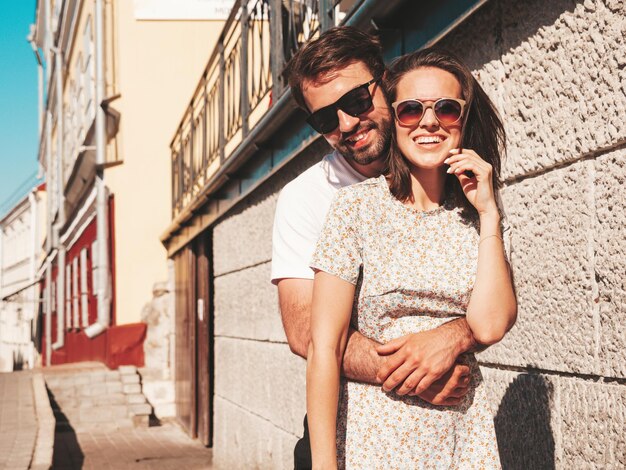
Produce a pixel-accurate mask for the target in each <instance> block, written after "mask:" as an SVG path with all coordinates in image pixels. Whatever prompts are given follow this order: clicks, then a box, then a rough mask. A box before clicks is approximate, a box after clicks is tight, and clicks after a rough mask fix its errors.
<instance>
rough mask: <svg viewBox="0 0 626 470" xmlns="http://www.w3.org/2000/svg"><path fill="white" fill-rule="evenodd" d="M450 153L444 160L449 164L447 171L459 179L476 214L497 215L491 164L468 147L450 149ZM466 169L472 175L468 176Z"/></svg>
mask: <svg viewBox="0 0 626 470" xmlns="http://www.w3.org/2000/svg"><path fill="white" fill-rule="evenodd" d="M450 153H451V154H452V155H451V156H450V157H448V158H447V159H446V160H445V161H444V163H446V164H448V165H450V168H448V170H447V171H448V173H450V174H454V175H455V176H456V177H457V178H458V179H459V182H460V183H461V188H462V189H463V192H464V193H465V197H466V198H467V200H468V201H469V202H470V204H472V205H473V206H474V207H475V208H476V210H477V211H478V215H479V216H484V215H490V214H495V215H497V214H498V206H497V204H496V198H495V194H494V191H493V180H492V175H493V169H492V167H491V165H490V164H489V163H487V162H486V161H485V160H483V159H482V158H480V156H479V155H478V154H477V153H476V152H474V151H473V150H470V149H452V150H451V151H450ZM467 171H470V172H472V173H473V176H468V175H467V174H466V173H465V172H467Z"/></svg>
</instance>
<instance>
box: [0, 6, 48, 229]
mask: <svg viewBox="0 0 626 470" xmlns="http://www.w3.org/2000/svg"><path fill="white" fill-rule="evenodd" d="M35 3H36V0H0V6H1V11H2V14H1V15H0V211H1V212H2V213H4V212H5V210H6V209H7V208H6V207H5V206H6V203H8V202H10V201H9V200H7V199H10V200H13V199H14V198H15V197H17V195H14V193H15V191H16V190H19V189H20V187H21V186H23V183H24V182H26V180H28V179H29V177H31V176H33V175H34V174H36V173H37V170H38V162H37V150H38V146H39V144H38V140H39V136H38V135H37V134H38V130H37V125H38V124H37V120H38V117H37V113H38V111H37V61H36V59H35V54H34V53H33V51H32V49H31V47H30V44H28V42H27V41H26V36H27V35H28V33H29V25H30V24H31V23H33V22H34V20H35ZM27 192H28V186H27V187H26V188H23V189H22V190H21V191H19V193H20V194H19V195H22V196H23V195H25V194H26V193H27ZM12 195H13V196H14V197H11V196H12ZM15 202H17V200H15ZM1 215H2V214H0V216H1Z"/></svg>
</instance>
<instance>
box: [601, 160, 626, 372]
mask: <svg viewBox="0 0 626 470" xmlns="http://www.w3.org/2000/svg"><path fill="white" fill-rule="evenodd" d="M594 170H595V185H594V187H595V202H596V218H597V223H596V230H595V242H594V246H595V258H596V260H595V269H596V280H597V282H598V296H599V299H598V301H599V302H598V303H599V304H598V308H599V311H600V363H601V364H602V367H603V369H602V372H601V373H602V375H605V376H610V377H622V378H624V377H626V333H625V332H626V232H625V231H624V227H625V226H626V193H625V191H626V190H625V189H624V188H625V187H626V150H624V149H622V150H618V151H615V152H611V153H608V154H606V155H602V156H601V157H598V158H597V159H596V161H595V166H594Z"/></svg>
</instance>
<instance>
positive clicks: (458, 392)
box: [409, 364, 470, 406]
mask: <svg viewBox="0 0 626 470" xmlns="http://www.w3.org/2000/svg"><path fill="white" fill-rule="evenodd" d="M469 383H470V368H469V367H468V366H466V365H465V364H455V365H454V366H453V367H452V369H450V370H449V371H448V372H446V373H445V374H443V375H442V376H441V378H440V379H438V380H435V381H434V382H433V384H432V385H431V386H430V387H428V388H427V389H426V390H425V391H424V392H422V393H421V394H419V395H418V396H419V397H420V398H421V399H422V400H424V401H427V402H428V403H431V404H433V405H445V406H451V405H458V404H459V403H460V402H461V400H462V399H463V397H465V395H467V392H468V391H469ZM409 395H415V391H412V392H410V393H409Z"/></svg>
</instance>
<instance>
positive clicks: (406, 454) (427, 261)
mask: <svg viewBox="0 0 626 470" xmlns="http://www.w3.org/2000/svg"><path fill="white" fill-rule="evenodd" d="M478 240H479V234H478V227H477V224H476V222H474V221H472V220H468V219H467V218H466V217H464V215H463V211H462V209H461V208H460V207H455V206H454V204H453V203H447V204H444V205H442V206H441V207H440V208H438V209H436V210H433V211H428V212H420V211H416V210H414V209H412V208H410V207H408V206H406V205H404V204H402V203H401V202H400V201H398V200H397V199H395V198H394V197H393V196H392V194H391V193H390V191H389V188H388V185H387V182H386V180H385V178H384V176H381V177H379V178H376V179H370V180H367V181H364V182H363V183H359V184H357V185H354V186H350V187H347V188H344V189H342V190H340V191H339V193H338V194H337V197H336V199H335V201H334V202H333V205H332V206H331V210H330V212H329V214H328V217H327V219H326V223H325V226H324V229H323V231H322V234H321V236H320V239H319V241H318V244H317V248H316V251H315V253H314V255H313V259H312V262H311V266H312V267H313V268H315V269H319V270H322V271H325V272H328V273H331V274H333V275H335V276H338V277H340V278H341V279H344V280H346V281H348V282H351V283H353V284H357V281H358V280H359V278H360V275H361V276H362V283H361V285H360V290H359V291H358V294H357V296H358V300H357V301H356V302H355V306H354V309H353V313H352V326H353V327H354V328H356V329H357V330H358V331H360V332H361V333H363V334H364V335H365V336H367V337H369V338H372V339H374V340H376V341H379V342H381V343H384V342H387V341H390V340H392V339H394V338H397V337H399V336H403V335H406V334H409V333H416V332H419V331H423V330H428V329H432V328H435V327H437V326H438V325H440V324H442V323H443V322H446V321H450V320H451V319H454V318H457V317H459V316H462V315H465V311H466V308H467V304H468V301H469V297H470V294H471V291H472V287H473V285H474V279H475V275H476V266H477V256H478ZM361 270H362V271H361ZM464 360H465V361H466V362H467V364H469V365H470V368H471V371H472V372H471V382H470V383H471V386H470V393H469V394H468V396H467V397H466V399H465V400H464V401H463V402H462V404H460V405H458V406H450V407H436V406H432V405H430V404H428V403H426V402H425V401H423V400H421V399H419V398H417V397H408V396H405V397H402V396H398V395H396V394H395V393H393V392H391V393H386V392H384V391H383V390H382V388H381V387H380V386H373V385H368V384H361V383H357V382H351V381H344V382H342V393H341V397H340V402H339V413H338V420H337V450H338V459H339V467H340V468H344V467H345V468H350V469H369V468H380V469H390V468H398V469H431V468H432V469H474V468H476V469H479V468H480V469H483V468H484V469H492V468H500V461H499V457H498V449H497V443H496V437H495V432H494V425H493V418H492V415H491V414H490V412H489V409H488V406H487V400H486V397H485V393H484V390H483V387H482V386H481V382H482V378H481V375H480V370H479V368H478V366H477V364H476V360H475V358H474V357H473V355H466V356H464Z"/></svg>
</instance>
